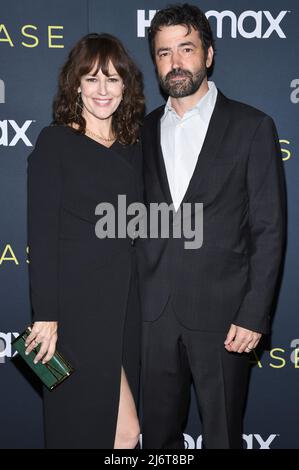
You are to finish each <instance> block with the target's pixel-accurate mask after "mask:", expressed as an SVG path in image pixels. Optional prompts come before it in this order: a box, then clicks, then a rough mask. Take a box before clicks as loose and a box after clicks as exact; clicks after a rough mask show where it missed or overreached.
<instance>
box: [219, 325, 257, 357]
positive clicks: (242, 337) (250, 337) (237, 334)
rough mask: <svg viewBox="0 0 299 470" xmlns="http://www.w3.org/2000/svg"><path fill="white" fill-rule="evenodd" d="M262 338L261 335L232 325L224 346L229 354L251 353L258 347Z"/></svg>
mask: <svg viewBox="0 0 299 470" xmlns="http://www.w3.org/2000/svg"><path fill="white" fill-rule="evenodd" d="M261 336H262V335H261V333H257V332H256V331H251V330H247V329H246V328H242V327H241V326H237V325H233V324H232V325H231V327H230V329H229V332H228V334H227V337H226V340H225V341H224V346H225V349H226V350H227V351H229V352H237V353H243V352H244V351H245V352H246V353H250V351H252V350H253V349H255V348H256V347H257V345H258V343H259V341H260V339H261Z"/></svg>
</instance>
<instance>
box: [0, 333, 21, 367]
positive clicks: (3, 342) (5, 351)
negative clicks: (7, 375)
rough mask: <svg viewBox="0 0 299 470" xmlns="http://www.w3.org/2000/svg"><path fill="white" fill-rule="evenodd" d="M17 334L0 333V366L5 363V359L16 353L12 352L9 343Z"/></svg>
mask: <svg viewBox="0 0 299 470" xmlns="http://www.w3.org/2000/svg"><path fill="white" fill-rule="evenodd" d="M18 336H19V333H1V332H0V364H4V363H5V358H6V357H13V356H15V355H16V354H17V352H14V353H13V352H12V347H11V342H12V340H13V339H14V338H17V337H18Z"/></svg>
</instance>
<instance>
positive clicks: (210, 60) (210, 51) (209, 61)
mask: <svg viewBox="0 0 299 470" xmlns="http://www.w3.org/2000/svg"><path fill="white" fill-rule="evenodd" d="M213 57H214V49H213V47H212V46H210V47H209V49H208V53H207V58H206V67H207V69H208V68H209V67H211V65H212V63H213Z"/></svg>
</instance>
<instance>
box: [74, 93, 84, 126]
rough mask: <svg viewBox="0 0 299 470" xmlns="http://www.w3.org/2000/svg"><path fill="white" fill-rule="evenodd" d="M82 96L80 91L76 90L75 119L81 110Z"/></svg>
mask: <svg viewBox="0 0 299 470" xmlns="http://www.w3.org/2000/svg"><path fill="white" fill-rule="evenodd" d="M81 103H82V97H81V91H78V95H77V99H76V103H75V119H78V116H79V115H81V111H82V110H83V106H82V104H81Z"/></svg>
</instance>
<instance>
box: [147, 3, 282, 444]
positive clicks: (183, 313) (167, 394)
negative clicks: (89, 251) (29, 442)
mask: <svg viewBox="0 0 299 470" xmlns="http://www.w3.org/2000/svg"><path fill="white" fill-rule="evenodd" d="M150 42H151V47H152V54H153V58H154V61H155V65H156V70H157V74H158V77H159V82H160V86H161V88H162V90H163V91H164V93H165V94H167V95H169V97H168V100H167V103H166V105H165V106H161V107H160V108H158V109H156V110H154V111H153V112H152V113H151V114H149V115H148V116H147V118H146V122H145V125H144V130H143V139H142V140H143V151H144V179H145V198H146V203H147V204H148V205H149V204H150V203H167V204H169V205H170V204H172V203H173V205H174V209H175V211H178V210H179V209H180V208H181V207H183V205H184V204H185V203H192V204H193V205H194V203H200V202H201V203H203V244H202V246H201V248H199V249H195V250H194V249H186V248H185V245H184V241H185V240H184V237H181V238H175V237H172V238H171V237H170V238H168V239H167V238H163V237H162V236H161V237H160V238H158V239H153V238H150V239H147V240H145V241H144V242H143V243H142V245H143V248H142V250H141V263H140V265H141V294H142V301H143V312H144V320H145V321H144V337H143V340H144V341H143V405H144V409H143V419H144V425H143V447H144V448H154V449H158V448H183V447H184V439H183V430H184V426H185V423H186V418H187V412H188V405H189V398H190V384H191V381H193V382H194V386H195V391H196V395H197V399H198V403H199V411H200V415H201V418H202V428H203V444H204V447H205V448H208V449H215V448H224V449H227V448H241V446H242V445H241V442H242V419H243V408H244V403H245V397H246V392H247V385H248V371H249V360H248V354H246V353H249V352H250V351H252V350H253V349H254V348H255V347H256V346H257V344H258V342H259V340H260V338H261V335H262V334H267V333H268V332H269V319H270V312H271V304H272V300H273V295H274V293H275V288H276V287H277V278H278V273H279V267H280V264H281V258H282V252H283V240H284V215H285V207H284V204H285V202H284V182H283V181H284V179H283V169H282V161H281V154H280V148H279V143H278V139H277V134H276V129H275V125H274V123H273V121H272V119H271V118H270V117H269V116H267V115H266V114H264V113H262V112H261V111H258V110H257V109H254V108H252V107H250V106H247V105H245V104H242V103H238V102H236V101H232V100H230V99H228V98H226V97H225V96H224V95H223V94H222V93H221V92H220V90H217V88H216V86H215V84H214V83H213V82H211V81H208V80H207V71H208V69H210V68H211V67H212V64H213V54H214V47H213V46H214V41H213V37H212V32H211V29H210V25H209V23H208V20H207V19H206V17H205V15H204V14H203V13H202V11H201V10H199V9H198V8H197V7H196V6H191V5H188V4H185V5H178V6H173V7H169V8H166V9H164V10H160V11H158V12H157V13H156V15H155V17H154V19H153V20H152V23H151V28H150ZM191 218H192V220H194V218H195V211H194V210H193V212H191Z"/></svg>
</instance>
